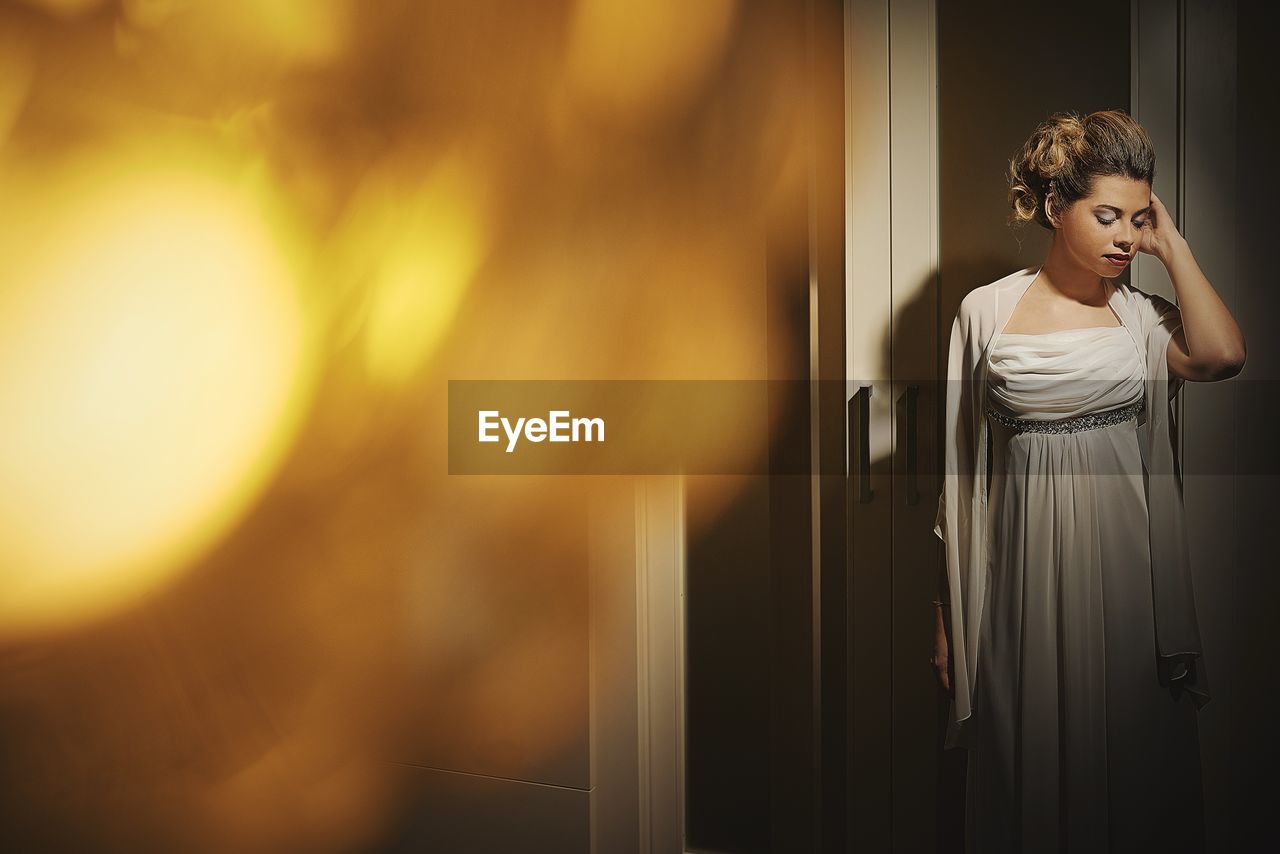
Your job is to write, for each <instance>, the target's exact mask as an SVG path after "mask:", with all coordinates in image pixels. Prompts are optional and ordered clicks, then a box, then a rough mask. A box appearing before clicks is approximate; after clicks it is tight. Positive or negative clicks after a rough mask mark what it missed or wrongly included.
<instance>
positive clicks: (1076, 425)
mask: <svg viewBox="0 0 1280 854" xmlns="http://www.w3.org/2000/svg"><path fill="white" fill-rule="evenodd" d="M1142 409H1143V403H1142V401H1141V400H1139V401H1137V402H1136V403H1131V404H1129V405H1128V406H1121V407H1119V408H1118V409H1108V410H1106V411H1105V412H1090V413H1088V414H1086V415H1080V416H1077V417H1075V418H1050V419H1038V418H1013V417H1012V416H1009V415H1005V414H1004V413H1003V412H1000V411H998V410H995V409H992V408H990V407H988V408H987V415H989V416H991V417H992V418H993V419H995V420H996V421H997V422H999V423H1000V424H1003V425H1004V426H1005V427H1009V428H1011V429H1012V430H1013V431H1014V432H1015V433H1079V432H1080V431H1081V430H1096V429H1098V428H1099V427H1110V426H1112V425H1113V424H1123V423H1124V422H1126V421H1128V420H1129V419H1130V418H1134V417H1136V416H1137V415H1138V414H1139V413H1141V412H1142Z"/></svg>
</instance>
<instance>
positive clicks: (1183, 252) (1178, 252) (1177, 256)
mask: <svg viewBox="0 0 1280 854" xmlns="http://www.w3.org/2000/svg"><path fill="white" fill-rule="evenodd" d="M1190 254H1191V245H1190V244H1189V243H1187V239H1186V238H1185V237H1183V236H1182V235H1181V234H1179V235H1177V236H1176V237H1174V238H1173V239H1172V240H1170V241H1168V245H1166V246H1165V247H1164V251H1163V252H1161V253H1160V261H1161V262H1162V263H1163V264H1164V265H1165V266H1166V267H1167V266H1169V265H1170V264H1173V263H1176V262H1177V261H1179V260H1181V259H1182V258H1183V257H1185V256H1187V255H1190Z"/></svg>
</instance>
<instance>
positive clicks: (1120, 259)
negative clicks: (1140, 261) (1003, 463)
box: [1102, 253, 1133, 267]
mask: <svg viewBox="0 0 1280 854" xmlns="http://www.w3.org/2000/svg"><path fill="white" fill-rule="evenodd" d="M1102 257H1103V258H1106V259H1107V261H1108V262H1110V263H1111V264H1114V265H1115V266H1117V267H1125V266H1128V264H1129V262H1130V261H1132V260H1133V258H1132V257H1131V256H1129V255H1121V254H1119V253H1117V254H1115V255H1103V256H1102Z"/></svg>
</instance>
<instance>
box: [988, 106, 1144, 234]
mask: <svg viewBox="0 0 1280 854" xmlns="http://www.w3.org/2000/svg"><path fill="white" fill-rule="evenodd" d="M1102 175H1119V176H1122V177H1127V178H1132V179H1134V180H1135V181H1146V182H1147V183H1148V184H1151V183H1153V182H1154V181H1155V176H1156V154H1155V149H1154V147H1153V146H1152V145H1151V138H1150V137H1149V136H1147V132H1146V131H1145V130H1144V129H1143V127H1142V125H1140V124H1138V123H1137V122H1136V121H1134V119H1133V118H1132V117H1131V116H1129V114H1128V113H1125V112H1123V111H1122V110H1100V111H1098V112H1096V113H1090V114H1089V115H1087V116H1085V117H1084V118H1080V117H1079V116H1078V115H1077V114H1075V113H1070V112H1064V113H1054V114H1053V115H1052V116H1050V117H1049V118H1048V119H1046V120H1045V121H1044V122H1042V123H1041V124H1040V126H1039V127H1037V128H1036V129H1035V132H1034V133H1032V134H1031V138H1030V139H1028V140H1027V141H1026V143H1025V144H1024V145H1023V146H1022V150H1021V151H1019V152H1018V154H1017V155H1016V156H1015V157H1013V159H1011V160H1010V161H1009V174H1008V179H1009V204H1010V205H1011V206H1012V208H1013V213H1012V214H1010V216H1009V220H1008V221H1009V224H1010V225H1022V224H1024V223H1027V222H1031V221H1032V220H1035V221H1036V222H1038V223H1039V224H1040V225H1042V226H1044V227H1045V228H1047V229H1050V230H1052V229H1053V224H1052V223H1051V222H1049V217H1048V214H1046V212H1045V200H1046V199H1047V198H1049V197H1052V198H1053V209H1054V213H1055V214H1056V215H1058V216H1062V215H1063V214H1065V213H1066V212H1067V210H1068V209H1070V207H1071V206H1072V205H1073V204H1075V203H1076V202H1077V201H1079V200H1080V199H1082V198H1084V197H1085V196H1087V195H1089V193H1090V192H1091V191H1092V190H1093V181H1094V179H1095V178H1097V177H1099V176H1102Z"/></svg>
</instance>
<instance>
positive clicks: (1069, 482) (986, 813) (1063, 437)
mask: <svg viewBox="0 0 1280 854" xmlns="http://www.w3.org/2000/svg"><path fill="white" fill-rule="evenodd" d="M1136 425H1137V421H1136V418H1130V419H1129V420H1128V421H1124V422H1122V423H1118V424H1113V425H1111V426H1107V427H1096V428H1093V429H1088V430H1082V431H1080V432H1075V433H1034V432H1024V433H1018V432H1015V431H1013V430H1011V429H1010V428H1008V427H1005V426H1003V425H1001V424H1000V423H997V422H994V421H993V422H992V424H991V427H992V441H993V449H994V452H993V458H992V462H993V468H992V478H991V488H990V493H989V501H990V502H991V503H990V506H991V508H992V512H991V513H990V514H989V518H990V519H991V524H992V526H993V529H992V530H991V532H990V535H991V536H992V537H993V538H994V539H993V540H992V543H993V548H992V569H991V573H992V574H991V577H990V579H989V583H988V586H987V598H986V603H985V608H984V613H983V627H982V641H981V643H982V652H981V654H980V655H979V665H978V667H979V669H978V675H977V680H976V686H975V714H974V720H975V727H974V735H975V743H974V744H973V746H972V748H971V752H970V753H969V757H968V758H969V766H968V769H969V770H968V781H967V782H968V787H967V795H966V813H967V850H968V851H969V852H971V854H996V852H1012V851H1019V852H1028V853H1029V854H1030V852H1059V851H1060V852H1081V854H1083V852H1089V854H1097V852H1107V851H1111V852H1138V851H1143V852H1145V851H1152V852H1161V854H1173V852H1191V851H1202V850H1203V845H1204V842H1203V833H1204V831H1203V807H1202V800H1201V775H1200V753H1199V738H1198V733H1197V727H1196V710H1195V707H1194V705H1193V704H1192V702H1191V700H1190V698H1189V697H1185V696H1183V697H1181V698H1179V699H1176V700H1175V698H1174V695H1173V693H1171V691H1170V689H1169V688H1165V687H1162V686H1161V685H1160V683H1159V679H1158V676H1157V668H1156V647H1155V627H1154V618H1153V607H1152V597H1151V569H1150V552H1149V544H1148V541H1147V537H1148V533H1147V530H1148V529H1147V505H1146V499H1145V496H1144V492H1143V480H1142V478H1143V475H1142V462H1141V457H1140V452H1139V448H1138V437H1137V433H1136Z"/></svg>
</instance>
